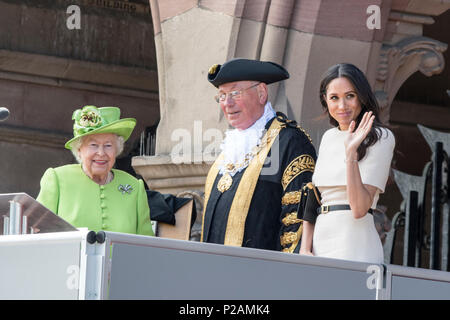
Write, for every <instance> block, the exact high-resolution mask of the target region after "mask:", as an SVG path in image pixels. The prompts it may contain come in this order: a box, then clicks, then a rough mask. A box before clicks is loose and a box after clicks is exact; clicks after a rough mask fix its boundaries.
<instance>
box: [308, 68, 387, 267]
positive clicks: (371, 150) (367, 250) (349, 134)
mask: <svg viewBox="0 0 450 320" xmlns="http://www.w3.org/2000/svg"><path fill="white" fill-rule="evenodd" d="M320 100H321V103H322V106H323V107H324V109H325V110H326V112H327V113H328V115H329V117H330V123H331V124H332V125H333V126H334V127H333V128H332V129H329V130H328V131H326V132H325V134H324V135H323V137H322V141H321V144H320V147H319V155H318V159H317V163H316V168H315V172H314V175H313V177H312V181H313V183H314V185H316V186H317V187H318V189H319V191H320V192H321V196H322V200H321V201H322V210H321V213H320V214H319V215H318V216H317V219H316V220H315V221H304V222H303V236H302V243H301V249H300V253H301V254H307V255H316V256H321V257H329V258H336V259H345V260H353V261H361V262H369V263H383V260H384V258H383V247H382V244H381V240H380V238H379V235H378V233H377V231H376V229H375V224H374V220H373V216H372V214H371V209H375V208H376V205H377V202H378V198H379V195H380V193H383V192H384V188H385V186H386V182H387V179H388V176H389V168H390V164H391V160H392V155H393V150H394V146H395V138H394V135H393V134H392V132H391V131H390V130H389V129H387V128H384V127H383V125H382V124H381V122H380V120H379V116H378V111H379V107H378V104H377V102H376V99H375V96H374V94H373V93H372V91H371V89H370V85H369V83H368V81H367V79H366V77H365V76H364V74H363V73H362V72H361V71H360V70H359V69H358V68H357V67H355V66H354V65H351V64H338V65H335V66H333V67H331V68H330V69H329V70H328V71H327V73H326V74H325V76H324V79H323V80H322V82H321V86H320Z"/></svg>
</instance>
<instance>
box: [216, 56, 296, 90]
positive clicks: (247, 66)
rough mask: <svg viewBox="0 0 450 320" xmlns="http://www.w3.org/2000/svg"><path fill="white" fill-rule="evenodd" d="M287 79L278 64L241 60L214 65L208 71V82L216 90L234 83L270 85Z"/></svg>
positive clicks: (284, 70) (236, 59)
mask: <svg viewBox="0 0 450 320" xmlns="http://www.w3.org/2000/svg"><path fill="white" fill-rule="evenodd" d="M288 78H289V73H288V72H287V70H286V69H285V68H283V67H282V66H280V65H279V64H276V63H274V62H270V61H259V60H250V59H242V58H235V59H231V60H229V61H227V62H225V63H224V64H223V65H220V64H215V65H213V66H212V67H211V68H209V71H208V81H209V82H211V83H212V84H213V85H214V86H215V87H216V88H218V87H219V86H220V85H221V84H224V83H228V82H235V81H246V80H254V81H260V82H264V83H265V84H270V83H274V82H277V81H281V80H285V79H288Z"/></svg>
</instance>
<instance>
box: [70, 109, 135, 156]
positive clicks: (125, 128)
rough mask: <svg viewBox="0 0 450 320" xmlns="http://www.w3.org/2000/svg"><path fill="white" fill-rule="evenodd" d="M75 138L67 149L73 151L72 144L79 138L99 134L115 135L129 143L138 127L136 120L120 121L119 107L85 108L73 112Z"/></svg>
mask: <svg viewBox="0 0 450 320" xmlns="http://www.w3.org/2000/svg"><path fill="white" fill-rule="evenodd" d="M72 120H75V123H74V124H73V138H72V139H70V140H69V141H67V142H66V144H65V147H66V149H69V150H71V149H72V146H71V145H72V142H74V141H75V140H77V139H78V138H81V137H84V136H87V135H91V134H97V133H115V134H117V135H119V136H122V137H123V138H124V141H127V140H128V138H129V137H130V135H131V133H132V132H133V129H134V127H135V126H136V119H134V118H125V119H120V109H119V108H117V107H102V108H97V107H96V106H84V107H83V109H77V110H75V111H74V112H73V115H72Z"/></svg>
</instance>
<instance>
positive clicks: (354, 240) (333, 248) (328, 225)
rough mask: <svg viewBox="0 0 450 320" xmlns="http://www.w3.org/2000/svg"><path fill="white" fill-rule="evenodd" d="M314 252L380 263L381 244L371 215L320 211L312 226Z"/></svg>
mask: <svg viewBox="0 0 450 320" xmlns="http://www.w3.org/2000/svg"><path fill="white" fill-rule="evenodd" d="M313 254H314V255H315V256H319V257H328V258H335V259H345V260H353V261H360V262H369V263H383V262H384V257H383V246H382V244H381V240H380V237H379V236H378V232H377V230H376V229H375V224H374V221H373V216H372V215H371V214H369V213H367V214H366V215H365V216H364V217H362V218H360V219H355V218H353V215H352V212H351V211H350V210H342V211H331V212H328V213H326V214H320V215H319V216H318V217H317V221H316V224H315V227H314V236H313Z"/></svg>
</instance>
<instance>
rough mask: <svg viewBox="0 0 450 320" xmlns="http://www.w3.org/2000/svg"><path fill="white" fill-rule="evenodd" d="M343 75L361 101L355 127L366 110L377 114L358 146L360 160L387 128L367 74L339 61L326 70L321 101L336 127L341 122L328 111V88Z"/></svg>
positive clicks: (321, 90)
mask: <svg viewBox="0 0 450 320" xmlns="http://www.w3.org/2000/svg"><path fill="white" fill-rule="evenodd" d="M341 77H345V78H347V79H348V80H349V81H350V82H351V83H352V85H353V87H354V88H355V91H356V93H357V95H358V99H359V102H360V103H361V112H360V113H359V115H358V117H357V118H356V120H355V121H356V126H355V128H358V125H359V123H360V122H361V119H362V117H363V115H364V113H365V112H369V111H372V113H373V115H374V116H375V119H374V121H373V124H372V129H371V130H370V132H369V134H368V135H367V137H366V138H365V139H364V141H363V142H362V143H361V145H360V146H359V147H358V150H357V152H358V161H359V160H361V159H362V158H364V156H365V155H366V151H367V148H368V147H370V146H372V145H374V144H375V143H376V142H377V141H378V140H379V139H380V138H381V135H382V131H381V128H385V127H386V126H384V125H383V124H382V123H381V121H380V107H379V105H378V102H377V99H376V98H375V95H374V93H373V92H372V89H371V87H370V84H369V82H368V81H367V78H366V76H365V75H364V73H363V72H362V71H361V70H359V69H358V67H356V66H354V65H353V64H350V63H339V64H336V65H334V66H332V67H331V68H329V69H328V70H327V71H326V72H325V74H324V76H323V79H322V82H321V83H320V103H321V104H322V107H323V108H324V109H325V113H328V116H329V118H330V124H331V125H332V126H334V127H337V126H339V123H338V122H337V121H336V120H335V119H334V118H333V117H332V116H331V115H330V113H329V111H328V105H327V101H326V94H327V89H328V85H329V83H330V82H331V81H333V80H334V79H336V78H341Z"/></svg>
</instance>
